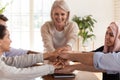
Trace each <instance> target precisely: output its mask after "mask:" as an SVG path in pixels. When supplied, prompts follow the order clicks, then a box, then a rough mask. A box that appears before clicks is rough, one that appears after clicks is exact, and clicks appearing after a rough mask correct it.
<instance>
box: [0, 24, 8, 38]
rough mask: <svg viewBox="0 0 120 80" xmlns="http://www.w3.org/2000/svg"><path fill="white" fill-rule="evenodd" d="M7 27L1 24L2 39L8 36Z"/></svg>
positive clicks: (0, 35) (0, 33) (0, 34)
mask: <svg viewBox="0 0 120 80" xmlns="http://www.w3.org/2000/svg"><path fill="white" fill-rule="evenodd" d="M6 30H7V29H6V26H5V25H2V24H0V39H3V38H4V36H5V35H6Z"/></svg>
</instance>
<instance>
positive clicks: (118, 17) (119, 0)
mask: <svg viewBox="0 0 120 80" xmlns="http://www.w3.org/2000/svg"><path fill="white" fill-rule="evenodd" d="M114 1H115V2H114V10H115V11H114V12H115V15H114V17H115V21H120V0H114Z"/></svg>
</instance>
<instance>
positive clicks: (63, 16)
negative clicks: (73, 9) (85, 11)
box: [52, 7, 68, 26]
mask: <svg viewBox="0 0 120 80" xmlns="http://www.w3.org/2000/svg"><path fill="white" fill-rule="evenodd" d="M52 18H53V21H54V23H55V25H56V26H64V25H65V23H66V20H67V18H68V12H66V11H64V10H63V9H61V8H59V7H56V8H54V9H53V12H52Z"/></svg>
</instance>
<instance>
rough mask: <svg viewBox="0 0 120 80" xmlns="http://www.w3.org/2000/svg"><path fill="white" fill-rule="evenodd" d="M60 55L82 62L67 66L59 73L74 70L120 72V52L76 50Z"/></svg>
mask: <svg viewBox="0 0 120 80" xmlns="http://www.w3.org/2000/svg"><path fill="white" fill-rule="evenodd" d="M59 57H61V58H63V59H68V60H71V61H77V62H80V63H81V64H76V65H70V66H66V67H64V68H63V69H60V70H58V71H56V72H57V73H68V72H72V71H74V70H82V71H92V72H96V71H97V72H107V73H120V52H118V53H116V52H112V53H108V54H105V53H103V52H84V53H82V52H75V51H63V52H62V53H61V54H60V55H59Z"/></svg>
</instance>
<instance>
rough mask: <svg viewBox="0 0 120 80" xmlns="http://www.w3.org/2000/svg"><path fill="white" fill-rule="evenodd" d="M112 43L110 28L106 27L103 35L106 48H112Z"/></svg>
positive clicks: (113, 39)
mask: <svg viewBox="0 0 120 80" xmlns="http://www.w3.org/2000/svg"><path fill="white" fill-rule="evenodd" d="M110 26H111V25H110ZM114 42H115V36H114V34H113V32H112V30H111V29H110V27H108V29H107V32H106V35H105V43H106V45H107V46H108V47H111V46H114Z"/></svg>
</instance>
